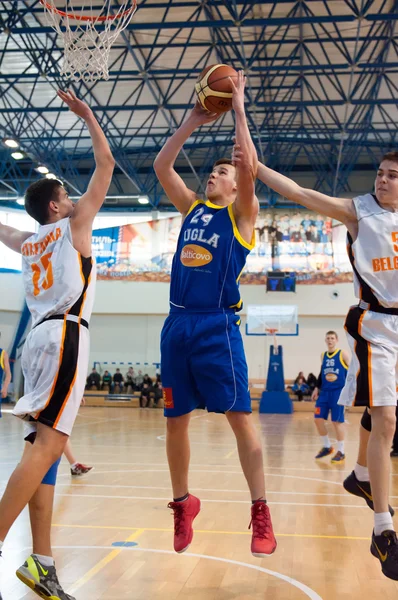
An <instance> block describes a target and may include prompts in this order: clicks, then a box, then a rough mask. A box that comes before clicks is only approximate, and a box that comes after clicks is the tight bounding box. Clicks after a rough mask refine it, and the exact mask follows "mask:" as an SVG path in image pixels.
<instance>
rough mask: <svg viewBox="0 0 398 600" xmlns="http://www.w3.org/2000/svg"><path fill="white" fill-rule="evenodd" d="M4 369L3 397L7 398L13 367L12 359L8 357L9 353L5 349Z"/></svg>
mask: <svg viewBox="0 0 398 600" xmlns="http://www.w3.org/2000/svg"><path fill="white" fill-rule="evenodd" d="M3 369H4V380H3V384H2V386H1V397H2V398H7V394H8V387H9V385H10V383H11V369H10V361H9V358H8V353H7V352H6V351H5V350H3Z"/></svg>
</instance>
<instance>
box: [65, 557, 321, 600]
mask: <svg viewBox="0 0 398 600" xmlns="http://www.w3.org/2000/svg"><path fill="white" fill-rule="evenodd" d="M54 549H55V550H112V552H111V553H110V554H113V552H115V550H114V549H113V547H112V546H55V547H54ZM125 551H130V552H147V553H151V552H152V553H155V554H169V555H173V556H175V555H176V553H175V552H173V551H172V550H159V549H157V548H126V547H124V548H120V550H119V551H118V552H119V553H120V552H125ZM109 556H110V555H109ZM180 556H182V557H183V558H184V559H186V558H199V559H203V560H213V561H216V562H222V563H227V564H230V565H235V566H238V567H245V568H247V569H252V570H253V571H259V572H260V573H265V574H266V575H271V577H276V578H277V579H281V580H282V581H285V582H286V583H288V584H290V585H292V586H293V587H296V588H297V589H299V590H300V591H302V592H303V593H304V594H305V595H306V596H307V597H308V598H310V600H322V598H321V596H319V594H317V593H316V592H315V591H314V590H312V589H311V588H310V587H308V586H307V585H305V584H304V583H301V581H298V580H297V579H293V578H292V577H289V576H288V575H284V574H283V573H278V572H277V571H271V570H270V569H265V568H264V567H260V566H258V565H254V564H251V563H244V562H241V561H238V560H232V559H230V558H222V557H219V556H211V555H206V554H194V553H192V552H184V553H183V554H181V555H180ZM111 560H113V558H112V559H111ZM100 562H101V561H100ZM108 562H110V561H108ZM104 566H105V565H104ZM94 568H95V567H94ZM102 568H103V567H101V569H102ZM101 569H100V570H101ZM80 587H81V586H80ZM75 590H76V588H75V587H73V588H71V589H70V590H69V593H74V591H75Z"/></svg>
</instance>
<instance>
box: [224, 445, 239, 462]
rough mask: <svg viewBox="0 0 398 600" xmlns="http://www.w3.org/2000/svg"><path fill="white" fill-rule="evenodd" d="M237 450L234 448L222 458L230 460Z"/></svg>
mask: <svg viewBox="0 0 398 600" xmlns="http://www.w3.org/2000/svg"><path fill="white" fill-rule="evenodd" d="M237 450H238V449H237V448H234V449H233V450H231V452H228V454H226V455H225V456H224V459H227V458H231V457H232V456H233V455H234V454H235V452H237Z"/></svg>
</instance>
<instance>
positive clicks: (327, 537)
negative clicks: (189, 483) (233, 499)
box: [52, 523, 369, 542]
mask: <svg viewBox="0 0 398 600" xmlns="http://www.w3.org/2000/svg"><path fill="white" fill-rule="evenodd" d="M52 526H53V527H61V528H65V529H110V530H118V531H136V530H138V529H139V530H141V529H142V530H143V531H144V532H146V531H154V532H158V533H165V532H169V533H173V531H174V529H172V528H162V527H129V526H126V525H121V526H120V527H119V526H117V525H78V524H76V525H73V524H70V523H69V524H65V523H52ZM196 533H204V534H209V535H246V536H251V532H250V531H218V530H211V529H195V534H196ZM275 536H276V537H287V538H302V539H317V540H348V541H361V542H362V541H367V542H369V536H367V537H358V536H349V535H321V534H316V533H278V532H275Z"/></svg>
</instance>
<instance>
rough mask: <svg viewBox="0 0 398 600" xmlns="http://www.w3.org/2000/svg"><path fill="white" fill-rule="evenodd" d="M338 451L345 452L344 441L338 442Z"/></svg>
mask: <svg viewBox="0 0 398 600" xmlns="http://www.w3.org/2000/svg"><path fill="white" fill-rule="evenodd" d="M337 452H341V454H344V442H337Z"/></svg>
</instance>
